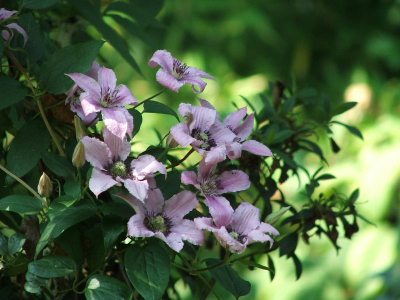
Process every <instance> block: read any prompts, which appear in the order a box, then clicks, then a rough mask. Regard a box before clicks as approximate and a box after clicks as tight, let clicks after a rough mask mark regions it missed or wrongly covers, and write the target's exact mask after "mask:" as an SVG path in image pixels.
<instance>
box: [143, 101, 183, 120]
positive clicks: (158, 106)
mask: <svg viewBox="0 0 400 300" xmlns="http://www.w3.org/2000/svg"><path fill="white" fill-rule="evenodd" d="M143 105H144V110H143V113H155V114H164V115H171V116H174V117H175V118H176V119H177V120H178V122H180V121H179V117H178V115H177V114H176V112H175V111H174V110H173V109H172V108H170V107H169V106H167V105H165V104H163V103H161V102H157V101H153V100H149V101H146V102H145V103H144V104H143Z"/></svg>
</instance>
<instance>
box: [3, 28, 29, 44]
mask: <svg viewBox="0 0 400 300" xmlns="http://www.w3.org/2000/svg"><path fill="white" fill-rule="evenodd" d="M6 27H8V28H12V29H15V30H17V31H18V32H19V33H20V34H22V35H23V36H24V45H25V44H26V42H27V41H28V35H27V34H26V32H25V30H24V29H23V28H22V27H21V26H19V25H18V24H17V23H11V24H8V25H6Z"/></svg>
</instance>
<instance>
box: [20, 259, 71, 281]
mask: <svg viewBox="0 0 400 300" xmlns="http://www.w3.org/2000/svg"><path fill="white" fill-rule="evenodd" d="M28 270H29V272H31V273H32V274H33V275H36V276H39V277H43V278H53V277H63V276H67V275H70V274H73V273H75V272H76V271H77V266H76V263H75V262H74V260H73V259H72V258H71V257H68V256H62V255H49V256H46V257H44V258H42V259H40V260H36V261H33V262H31V263H30V264H29V265H28Z"/></svg>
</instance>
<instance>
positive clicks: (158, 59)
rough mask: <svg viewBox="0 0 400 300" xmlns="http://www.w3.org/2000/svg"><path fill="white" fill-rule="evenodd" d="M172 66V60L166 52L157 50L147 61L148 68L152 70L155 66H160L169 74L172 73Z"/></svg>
mask: <svg viewBox="0 0 400 300" xmlns="http://www.w3.org/2000/svg"><path fill="white" fill-rule="evenodd" d="M173 65H174V58H173V57H172V55H171V53H169V52H168V51H167V50H157V51H156V52H155V53H154V54H153V57H152V58H150V60H149V66H150V67H152V68H154V67H157V66H161V67H162V68H164V69H166V71H167V72H168V73H170V74H171V73H172V68H173Z"/></svg>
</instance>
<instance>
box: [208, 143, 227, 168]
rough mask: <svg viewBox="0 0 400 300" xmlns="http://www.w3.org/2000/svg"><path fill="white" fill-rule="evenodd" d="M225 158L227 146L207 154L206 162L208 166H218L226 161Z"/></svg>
mask: <svg viewBox="0 0 400 300" xmlns="http://www.w3.org/2000/svg"><path fill="white" fill-rule="evenodd" d="M225 158H226V148H225V145H221V146H218V147H214V148H212V149H211V150H210V151H208V152H207V154H206V157H205V162H206V163H207V164H216V163H219V162H221V161H223V160H225Z"/></svg>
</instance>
